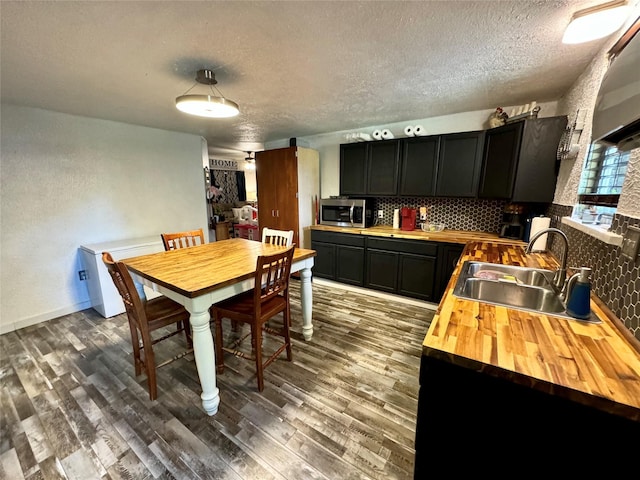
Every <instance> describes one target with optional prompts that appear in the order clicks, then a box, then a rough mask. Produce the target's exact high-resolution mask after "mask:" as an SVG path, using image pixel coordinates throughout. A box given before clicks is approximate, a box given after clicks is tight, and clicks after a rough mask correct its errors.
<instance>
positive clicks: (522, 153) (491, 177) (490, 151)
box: [478, 116, 567, 203]
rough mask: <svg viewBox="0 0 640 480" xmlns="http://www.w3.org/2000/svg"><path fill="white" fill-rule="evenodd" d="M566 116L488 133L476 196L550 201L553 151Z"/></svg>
mask: <svg viewBox="0 0 640 480" xmlns="http://www.w3.org/2000/svg"><path fill="white" fill-rule="evenodd" d="M566 126H567V117H566V116H561V117H549V118H533V119H526V120H521V121H519V122H514V123H510V124H507V125H503V126H502V127H497V128H492V129H490V130H487V132H486V139H485V147H484V156H483V162H482V164H483V168H482V175H481V178H480V186H479V190H478V197H480V198H496V199H508V200H511V201H512V202H541V203H549V202H552V201H553V196H554V193H555V188H556V178H557V160H556V152H557V149H558V144H559V143H560V139H561V137H562V134H563V133H564V130H565V127H566Z"/></svg>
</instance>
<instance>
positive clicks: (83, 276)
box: [78, 270, 87, 281]
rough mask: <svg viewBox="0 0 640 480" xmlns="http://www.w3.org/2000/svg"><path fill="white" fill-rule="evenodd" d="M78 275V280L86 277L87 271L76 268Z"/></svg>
mask: <svg viewBox="0 0 640 480" xmlns="http://www.w3.org/2000/svg"><path fill="white" fill-rule="evenodd" d="M78 277H79V278H80V281H82V280H86V279H87V271H86V270H78Z"/></svg>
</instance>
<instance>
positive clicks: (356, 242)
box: [311, 230, 365, 247]
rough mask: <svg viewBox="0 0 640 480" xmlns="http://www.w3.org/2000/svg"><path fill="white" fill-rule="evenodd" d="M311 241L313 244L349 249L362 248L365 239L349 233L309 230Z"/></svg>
mask: <svg viewBox="0 0 640 480" xmlns="http://www.w3.org/2000/svg"><path fill="white" fill-rule="evenodd" d="M311 240H312V241H314V242H325V243H333V244H336V245H347V246H351V247H364V242H365V238H364V237H363V236H362V235H356V234H353V235H352V234H350V233H336V232H322V231H318V230H311Z"/></svg>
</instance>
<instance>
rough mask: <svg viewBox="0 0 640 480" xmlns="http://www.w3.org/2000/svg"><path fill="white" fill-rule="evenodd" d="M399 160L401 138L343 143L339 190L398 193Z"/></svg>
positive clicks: (352, 193)
mask: <svg viewBox="0 0 640 480" xmlns="http://www.w3.org/2000/svg"><path fill="white" fill-rule="evenodd" d="M399 161H400V144H399V142H398V140H380V141H377V142H366V143H348V144H343V145H340V194H341V195H379V196H389V195H396V194H397V193H398V164H399Z"/></svg>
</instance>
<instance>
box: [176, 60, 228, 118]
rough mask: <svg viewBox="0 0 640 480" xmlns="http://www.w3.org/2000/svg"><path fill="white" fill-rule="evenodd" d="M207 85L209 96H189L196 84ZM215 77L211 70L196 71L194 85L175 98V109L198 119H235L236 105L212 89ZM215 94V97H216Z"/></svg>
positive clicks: (215, 81) (215, 82)
mask: <svg viewBox="0 0 640 480" xmlns="http://www.w3.org/2000/svg"><path fill="white" fill-rule="evenodd" d="M198 83H201V84H203V85H209V89H210V94H207V95H194V94H189V92H190V91H191V90H193V88H194V87H195V86H196V85H197V84H198ZM217 83H218V82H217V80H216V75H215V74H214V73H213V71H212V70H207V69H203V70H198V73H197V74H196V83H194V84H193V86H192V87H191V88H190V89H189V90H187V91H186V92H184V94H182V95H180V96H179V97H178V98H176V108H177V109H178V110H180V111H181V112H184V113H188V114H190V115H197V116H199V117H208V118H228V117H235V116H236V115H238V113H240V109H239V108H238V104H237V103H236V102H233V101H231V100H228V99H226V98H224V97H223V96H222V93H220V91H219V90H218V89H217V88H216V87H214V85H215V84H217ZM214 89H215V91H214ZM216 93H217V95H216Z"/></svg>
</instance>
